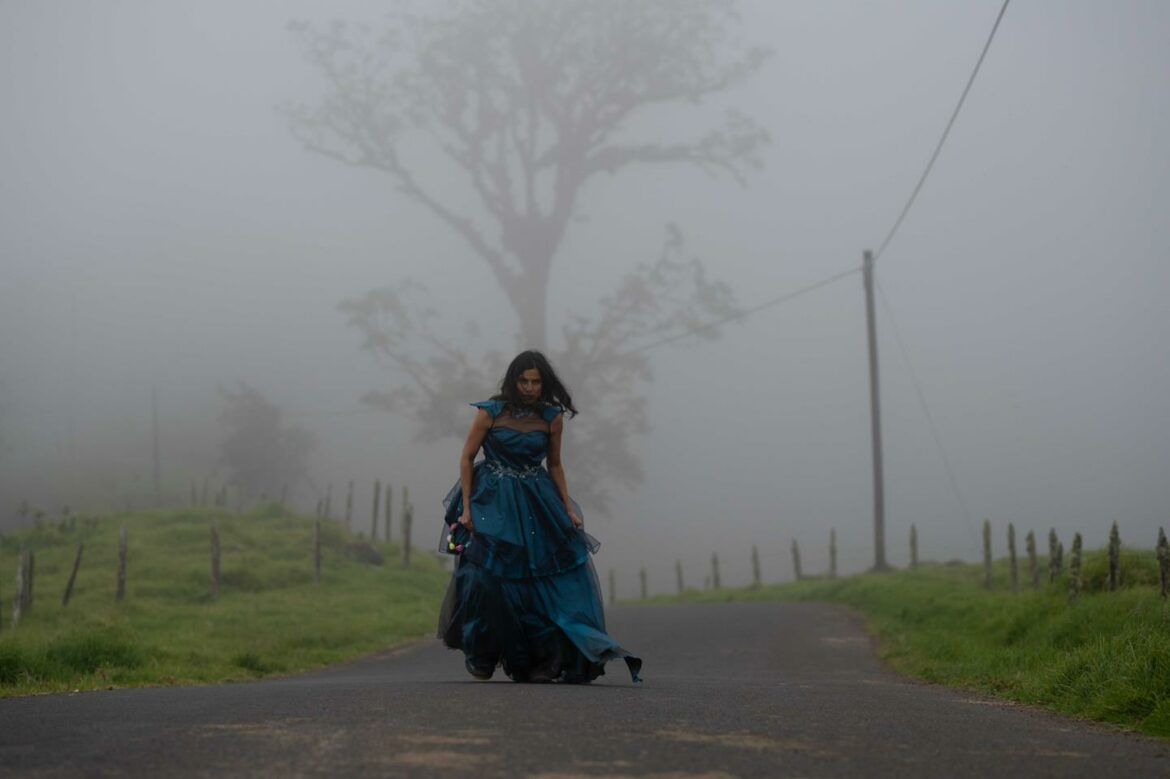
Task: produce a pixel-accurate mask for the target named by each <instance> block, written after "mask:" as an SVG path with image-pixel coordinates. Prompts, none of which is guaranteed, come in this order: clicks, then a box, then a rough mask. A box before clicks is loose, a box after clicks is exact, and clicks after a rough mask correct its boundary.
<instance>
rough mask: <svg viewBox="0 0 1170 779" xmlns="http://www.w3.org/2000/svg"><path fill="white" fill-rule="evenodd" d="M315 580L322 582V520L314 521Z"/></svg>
mask: <svg viewBox="0 0 1170 779" xmlns="http://www.w3.org/2000/svg"><path fill="white" fill-rule="evenodd" d="M313 581H315V582H317V583H318V584H320V583H321V520H319V519H318V520H314V522H313Z"/></svg>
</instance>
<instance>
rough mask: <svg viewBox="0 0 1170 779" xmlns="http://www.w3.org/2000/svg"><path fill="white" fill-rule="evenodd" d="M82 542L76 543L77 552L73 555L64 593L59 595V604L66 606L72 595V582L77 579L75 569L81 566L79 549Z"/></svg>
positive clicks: (82, 545)
mask: <svg viewBox="0 0 1170 779" xmlns="http://www.w3.org/2000/svg"><path fill="white" fill-rule="evenodd" d="M83 547H84V544H78V545H77V554H76V555H74V556H73V570H72V571H70V573H69V583H68V584H66V585H65V594H64V595H63V596H61V605H62V606H68V605H69V599H70V598H71V597H73V583H74V582H76V581H77V569H78V568H80V567H81V550H82V548H83Z"/></svg>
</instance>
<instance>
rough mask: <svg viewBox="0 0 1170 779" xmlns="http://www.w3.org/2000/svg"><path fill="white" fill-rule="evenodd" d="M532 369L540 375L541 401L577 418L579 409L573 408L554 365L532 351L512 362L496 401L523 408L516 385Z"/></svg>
mask: <svg viewBox="0 0 1170 779" xmlns="http://www.w3.org/2000/svg"><path fill="white" fill-rule="evenodd" d="M532 368H535V369H536V370H537V372H538V373H540V399H541V401H542V402H544V403H552V404H553V405H556V406H560V407H561V408H563V409H564V410H565V411H566V412H568V414H569V416H576V415H577V409H576V408H574V407H573V398H572V396H570V395H569V391H568V390H567V389H565V385H564V384H562V383H561V380H560V377H558V376H557V372H556V371H554V370H553V367H552V364H551V363H549V361H548V358H547V357H545V356H544V355H543V354H541V353H540V352H536V351H532V350H529V351H526V352H520V354H518V355H516V358H515V359H513V360H512V362H511V364H510V365H509V366H508V370H507V371H505V372H504V380H503V381H502V382H500V394H499V395H496V397H495V399H496V400H503V401H507V403H508V405H509V406H512V407H513V408H521V407H523V406H524V399H523V398H522V397H520V391H519V390H518V389H516V384H517V383H519V381H520V374H521V373H524V371H526V370H530V369H532Z"/></svg>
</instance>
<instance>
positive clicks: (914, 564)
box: [910, 522, 918, 571]
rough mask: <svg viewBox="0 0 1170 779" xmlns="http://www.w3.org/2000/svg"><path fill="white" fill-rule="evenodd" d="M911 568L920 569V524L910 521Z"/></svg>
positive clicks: (913, 569)
mask: <svg viewBox="0 0 1170 779" xmlns="http://www.w3.org/2000/svg"><path fill="white" fill-rule="evenodd" d="M910 570H911V571H916V570H918V526H917V525H915V524H914V523H913V522H912V523H910Z"/></svg>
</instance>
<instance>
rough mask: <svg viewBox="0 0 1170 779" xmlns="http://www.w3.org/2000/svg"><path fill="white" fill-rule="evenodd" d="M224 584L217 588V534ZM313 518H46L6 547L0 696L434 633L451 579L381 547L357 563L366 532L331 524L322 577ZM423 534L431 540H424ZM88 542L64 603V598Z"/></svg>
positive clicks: (1, 558)
mask: <svg viewBox="0 0 1170 779" xmlns="http://www.w3.org/2000/svg"><path fill="white" fill-rule="evenodd" d="M213 523H215V524H218V527H219V534H220V547H221V584H220V596H219V598H218V600H212V599H211V596H210V570H211V563H210V530H211V527H212V525H213ZM123 526H124V527H125V528H126V530H127V535H128V540H129V541H128V548H129V554H128V563H127V576H126V597H125V599H124V600H123V601H122V602H121V603H116V602H115V600H114V589H115V574H116V570H117V548H118V529H119V528H120V527H123ZM312 537H313V520H311V519H306V518H303V517H296V516H292V515H289V514H286V513H284V512H282V511H281V510H280V509H279V508H278V507H276V506H270V507H267V508H265V509H261V510H257V511H255V512H252V513H250V514H245V515H242V516H241V515H236V514H232V513H228V512H225V511H220V510H216V509H186V510H184V509H175V510H167V511H155V512H138V513H134V514H126V515H121V516H113V517H108V518H104V519H100V520H95V519H89V520H86V519H77V520H75V521H74V522H72V523H41V524H40V525H39V526H38V527H34V528H29V529H27V530H25V531H22V532H20V533H16V534H14V535H11V536H9V537H6V538H4V539H3V541H2V542H0V603H2V604H3V620H4V623H3V627H2V628H0V696H7V695H21V694H27V693H34V692H47V691H62V690H75V689H82V690H86V689H97V688H107V687H123V686H139V685H157V684H189V683H201V682H222V681H232V680H243V679H254V678H257V677H259V676H264V675H269V674H281V673H290V672H294V671H301V670H305V669H309V668H315V667H319V666H323V665H327V664H329V663H335V662H339V661H341V660H346V659H349V658H353V657H357V656H361V655H363V654H368V653H370V652H373V651H376V650H379V649H382V648H385V647H388V646H392V645H394V644H397V643H401V642H403V641H406V640H409V639H412V638H417V637H420V636H424V635H427V634H428V633H430V632H431V631H433V630H434V627H435V619H436V615H437V613H438V608H439V603H440V601H441V599H442V595H443V592H444V591H445V588H446V584H447V581H448V578H449V574H446V573H444V572H443V570H442V569H441V567H440V565H439V563H438V561H437V559H436V557H435V556H434V555H431V554H429V553H426V552H424V551H419V550H418V549H416V550H415V554H414V556H413V559H412V565H411V569H410V570H403V569H402V568H401V565H400V562H399V559H400V550H399V547H398V545H397V544H395V545H388V544H383V543H376V544H375V547H376V548H377V549H378V550H379V551H380V552H381V553H382V554H383V556H384V557H385V559H386V562H385V564H384V565H382V566H376V565H370V564H367V563H362V562H358V561H355V560H351V559H349V558H348V557H346V556H345V553H344V552H345V545H346V544H347V543H352V542H354V541H356V540H357V539H356V538H354V537H351V536H350V535H349V534H348V533H346V532H345V531H344V530H343V529H342V527H341V526H340V525H339V524H338V523H337V522H323V523H322V557H323V561H322V577H321V582H320V584H317V583H315V582H314V581H313V566H312ZM424 540H425V539H424ZM78 543H84V544H85V550H84V554H83V557H82V561H81V568H80V571H79V573H78V576H77V582H76V584H75V585H74V591H73V597H72V599H71V600H70V602H69V605H68V606H65V607H62V606H61V596H62V594H63V592H64V590H65V584H66V581H67V580H68V577H69V571H70V569H71V567H72V564H73V556H74V552H75V549H76V545H77V544H78ZM21 545H24V546H26V547H27V548H29V549H31V550H32V551H33V552H34V553H35V555H36V563H35V581H34V587H33V592H34V603H33V608H32V610H31V612H30V613H29V614H27V615H26V616H25V617H24V619H22V621H21V623H20V626H19V627H18V628H17V629H16V630H13V629H12V628H11V604H12V595H13V591H14V585H15V572H16V568H17V557H18V554H19V548H20V546H21Z"/></svg>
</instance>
